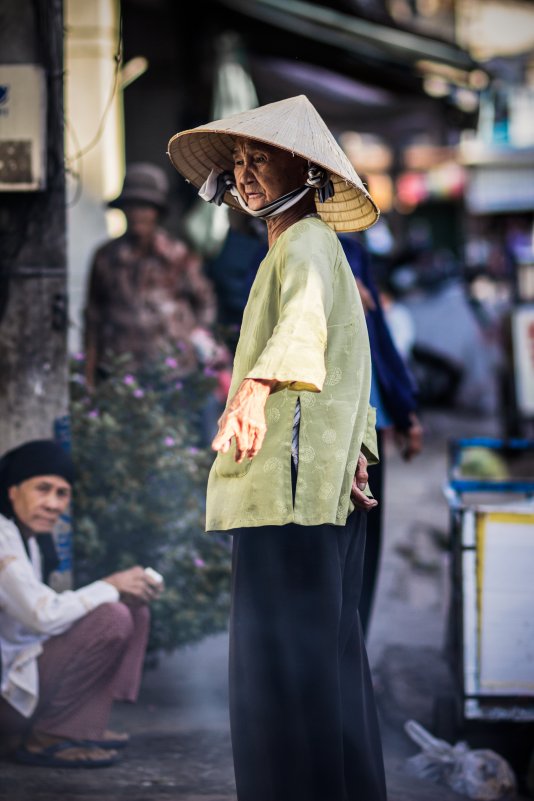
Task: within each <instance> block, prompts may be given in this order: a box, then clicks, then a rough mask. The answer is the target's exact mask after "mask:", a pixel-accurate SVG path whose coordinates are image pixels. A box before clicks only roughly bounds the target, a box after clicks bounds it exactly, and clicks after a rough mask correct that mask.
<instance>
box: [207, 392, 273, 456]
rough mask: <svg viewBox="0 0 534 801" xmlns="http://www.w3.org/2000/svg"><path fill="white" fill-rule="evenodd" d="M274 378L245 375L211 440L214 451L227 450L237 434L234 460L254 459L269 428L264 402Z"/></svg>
mask: <svg viewBox="0 0 534 801" xmlns="http://www.w3.org/2000/svg"><path fill="white" fill-rule="evenodd" d="M275 383H276V382H275V381H259V380H258V381H257V380H255V379H252V378H246V379H245V380H244V381H242V383H241V384H240V386H239V389H238V390H237V392H236V393H235V395H234V397H233V398H232V400H231V401H230V403H229V404H228V406H227V407H226V409H225V411H224V413H223V415H222V416H221V417H220V419H219V430H218V432H217V435H216V436H215V438H214V439H213V442H212V443H211V447H212V448H213V450H214V451H219V452H220V453H227V452H228V450H229V449H230V444H231V441H232V438H233V437H235V443H236V450H235V461H236V462H242V461H243V459H244V458H245V456H246V457H247V458H248V459H253V458H254V457H255V456H256V454H257V453H258V452H259V450H260V448H261V446H262V445H263V440H264V439H265V434H266V432H267V424H266V422H265V403H266V401H267V398H268V397H269V393H270V391H271V387H272V386H274V384H275Z"/></svg>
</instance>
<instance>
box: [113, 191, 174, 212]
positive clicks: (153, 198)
mask: <svg viewBox="0 0 534 801" xmlns="http://www.w3.org/2000/svg"><path fill="white" fill-rule="evenodd" d="M134 203H137V204H138V205H140V206H155V207H156V208H157V209H159V211H162V212H163V211H166V210H167V208H168V204H167V201H163V200H162V198H161V195H160V194H158V193H156V192H154V193H151V192H150V191H147V192H143V193H142V194H141V193H139V192H128V191H125V192H121V194H120V195H119V196H118V197H116V198H113V199H112V200H109V201H108V202H107V203H106V207H107V208H108V209H123V208H124V206H125V205H127V204H134Z"/></svg>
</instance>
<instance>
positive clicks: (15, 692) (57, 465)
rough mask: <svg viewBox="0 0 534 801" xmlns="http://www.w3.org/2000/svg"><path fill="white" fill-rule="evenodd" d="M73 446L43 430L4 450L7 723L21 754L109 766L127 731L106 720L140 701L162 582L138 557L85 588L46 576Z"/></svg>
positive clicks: (1, 515)
mask: <svg viewBox="0 0 534 801" xmlns="http://www.w3.org/2000/svg"><path fill="white" fill-rule="evenodd" d="M73 478H74V469H73V464H72V462H71V459H70V456H69V455H68V454H67V453H66V452H65V451H64V450H63V449H62V448H61V447H60V446H59V445H58V444H57V443H56V442H54V441H52V440H33V441H31V442H27V443H25V444H24V445H20V446H19V447H17V448H14V449H13V450H11V451H9V452H8V453H6V454H4V456H3V458H2V459H1V460H0V655H1V660H2V661H1V666H2V673H1V685H0V731H1V732H2V734H4V735H6V734H7V735H12V736H14V737H17V738H20V737H22V738H23V744H22V745H21V747H20V748H19V749H18V750H17V751H16V752H15V756H16V758H17V759H18V761H20V762H24V763H26V764H34V765H40V766H43V767H90V768H93V767H104V766H106V765H111V764H113V763H114V762H116V761H117V758H118V751H117V749H118V748H121V747H122V746H124V745H125V744H126V742H127V735H124V734H122V733H121V734H116V733H114V732H111V731H109V730H107V729H106V725H107V722H108V718H109V715H110V712H111V706H112V703H113V701H114V700H127V701H135V700H136V698H137V694H138V690H139V684H140V680H141V672H142V667H143V660H144V655H145V649H146V643H147V638H148V630H149V612H148V606H147V603H148V602H149V601H151V600H152V599H153V598H155V597H157V595H158V594H159V592H160V589H161V588H160V587H159V586H158V585H157V584H156V582H154V580H153V579H151V578H150V577H148V576H147V575H146V573H145V571H144V570H143V569H142V568H141V567H133V568H130V569H129V570H124V571H121V572H119V573H114V574H113V575H111V576H106V577H105V578H104V579H102V580H101V581H95V582H93V583H92V584H89V585H88V586H86V587H81V588H80V589H77V590H75V591H66V592H62V593H57V592H55V591H54V590H53V589H51V587H49V586H48V585H47V584H45V583H44V582H43V558H42V555H43V554H45V555H46V553H47V551H46V549H44V548H42V547H39V543H38V541H39V540H40V541H41V543H42V542H46V541H47V539H48V540H49V541H50V539H51V538H50V534H49V532H51V531H52V530H53V528H54V526H55V524H56V523H57V521H58V519H59V516H60V515H61V513H62V512H64V511H65V509H66V508H67V506H68V504H69V501H70V497H71V488H72V482H73Z"/></svg>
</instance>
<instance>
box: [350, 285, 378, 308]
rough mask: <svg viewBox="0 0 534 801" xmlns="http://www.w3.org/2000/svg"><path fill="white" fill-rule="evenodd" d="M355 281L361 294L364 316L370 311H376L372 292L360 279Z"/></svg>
mask: <svg viewBox="0 0 534 801" xmlns="http://www.w3.org/2000/svg"><path fill="white" fill-rule="evenodd" d="M354 280H355V281H356V286H357V287H358V292H359V293H360V298H361V301H362V306H363V311H364V314H367V312H368V311H374V310H375V309H376V303H375V302H374V299H373V296H372V295H371V292H370V291H369V290H368V289H367V287H366V286H365V284H364V283H363V281H361V280H360V279H359V278H355V279H354Z"/></svg>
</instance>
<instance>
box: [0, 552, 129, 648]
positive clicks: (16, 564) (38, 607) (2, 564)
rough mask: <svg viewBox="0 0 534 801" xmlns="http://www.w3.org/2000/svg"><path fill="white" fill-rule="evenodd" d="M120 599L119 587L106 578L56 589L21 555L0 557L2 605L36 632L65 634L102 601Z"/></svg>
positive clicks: (0, 595)
mask: <svg viewBox="0 0 534 801" xmlns="http://www.w3.org/2000/svg"><path fill="white" fill-rule="evenodd" d="M118 600H119V593H118V591H117V589H116V588H115V587H113V586H112V585H111V584H108V583H107V582H106V581H95V582H94V583H93V584H88V585H87V586H86V587H82V588H81V589H79V590H74V591H70V590H68V591H66V592H61V593H58V592H54V590H53V589H51V588H50V587H48V586H47V585H46V584H43V583H42V582H41V581H39V579H38V578H37V577H36V576H35V574H34V572H33V570H32V567H31V564H30V563H29V561H28V560H27V559H25V558H23V557H22V556H21V555H19V554H16V553H13V554H10V553H5V554H3V555H2V557H1V558H0V607H1V608H2V610H3V612H4V613H6V614H8V615H10V616H11V617H13V618H14V619H15V620H17V621H18V622H19V623H21V624H22V625H23V626H26V627H27V628H28V629H30V630H31V631H34V632H36V633H37V634H48V635H50V636H54V635H56V634H62V633H63V632H64V631H66V630H67V629H68V628H70V626H71V625H72V624H73V623H75V622H76V621H77V620H79V619H80V618H81V617H84V615H86V614H87V613H88V612H91V611H92V610H93V609H95V608H96V607H97V606H100V604H103V603H109V602H114V601H118Z"/></svg>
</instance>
